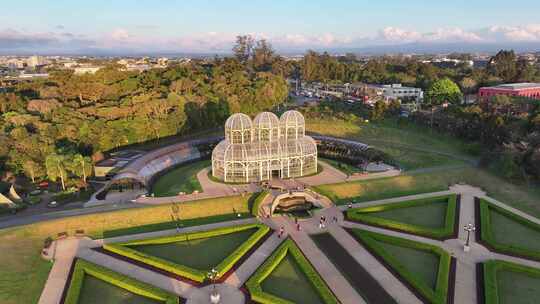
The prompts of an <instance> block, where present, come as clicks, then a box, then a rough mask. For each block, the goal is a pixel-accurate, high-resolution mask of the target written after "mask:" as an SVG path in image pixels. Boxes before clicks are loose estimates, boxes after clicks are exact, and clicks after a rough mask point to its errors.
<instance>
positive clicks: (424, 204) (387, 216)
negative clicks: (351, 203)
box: [346, 195, 457, 239]
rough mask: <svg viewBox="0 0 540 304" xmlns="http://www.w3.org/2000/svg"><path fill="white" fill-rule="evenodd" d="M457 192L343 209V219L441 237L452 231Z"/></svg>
mask: <svg viewBox="0 0 540 304" xmlns="http://www.w3.org/2000/svg"><path fill="white" fill-rule="evenodd" d="M456 217H457V196H456V195H445V196H437V197H430V198H424V199H417V200H408V201H401V202H396V203H388V204H382V205H376V206H372V207H365V208H355V209H350V210H347V212H346V219H347V220H350V221H355V222H360V223H364V224H368V225H373V226H378V227H383V228H388V229H393V230H398V231H403V232H406V233H412V234H417V235H422V236H426V237H431V238H436V239H445V238H449V237H452V236H453V235H454V233H455V231H454V230H455V224H456Z"/></svg>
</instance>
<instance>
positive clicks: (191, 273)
mask: <svg viewBox="0 0 540 304" xmlns="http://www.w3.org/2000/svg"><path fill="white" fill-rule="evenodd" d="M248 229H255V230H256V231H255V232H254V233H253V234H251V236H250V237H249V238H248V239H247V240H246V241H245V242H243V243H242V244H241V245H240V246H238V247H237V248H236V249H235V250H234V251H233V252H232V253H231V254H229V255H228V256H227V257H226V258H225V259H224V260H223V261H221V262H220V263H219V265H215V267H214V268H215V269H216V270H217V272H218V275H217V279H219V278H221V277H222V276H223V275H224V274H226V273H227V272H228V271H229V270H230V269H231V268H232V267H233V266H234V265H235V264H236V263H237V262H238V260H240V259H241V258H242V257H243V256H244V255H245V254H247V253H248V252H249V251H250V249H251V248H253V247H254V246H255V245H256V244H257V243H258V242H259V241H260V240H261V239H262V238H264V237H265V236H266V235H267V233H269V231H270V228H268V227H267V226H265V225H262V224H249V225H241V226H232V227H224V228H218V229H213V230H208V231H200V232H193V233H187V234H179V235H174V236H167V237H159V238H151V239H144V240H136V241H130V242H123V243H112V244H105V245H103V249H104V250H106V251H110V252H112V253H114V254H117V255H121V256H123V257H126V258H129V259H132V260H135V261H138V262H142V263H145V264H147V265H150V266H152V267H155V268H158V269H160V270H164V271H166V272H170V273H173V274H175V275H178V276H181V277H184V278H187V279H189V280H192V281H195V282H198V283H202V282H204V281H205V280H206V278H207V273H208V272H209V271H210V270H211V269H195V268H192V267H189V266H186V265H181V264H178V263H175V262H172V261H169V260H166V259H163V258H159V257H156V256H153V255H150V254H146V253H144V252H141V251H138V250H135V249H133V248H130V246H144V245H159V244H169V243H175V242H183V241H194V240H200V239H206V238H212V237H219V236H223V235H226V234H231V233H236V232H241V231H245V230H248Z"/></svg>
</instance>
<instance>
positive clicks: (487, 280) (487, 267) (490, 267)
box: [482, 260, 540, 304]
mask: <svg viewBox="0 0 540 304" xmlns="http://www.w3.org/2000/svg"><path fill="white" fill-rule="evenodd" d="M482 267H484V296H485V303H486V304H499V303H500V301H499V290H498V289H499V286H498V284H497V272H499V271H500V270H501V269H503V268H504V269H506V270H510V271H514V272H521V273H524V274H527V275H530V276H533V277H538V278H540V269H536V268H532V267H527V266H524V265H520V264H515V263H511V262H506V261H500V260H490V261H487V262H484V263H482Z"/></svg>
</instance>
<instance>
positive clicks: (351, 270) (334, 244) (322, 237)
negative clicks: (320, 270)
mask: <svg viewBox="0 0 540 304" xmlns="http://www.w3.org/2000/svg"><path fill="white" fill-rule="evenodd" d="M311 239H313V241H314V242H315V244H316V245H317V247H319V249H321V251H322V252H324V254H325V255H326V256H327V257H328V259H329V260H330V261H331V262H332V264H334V266H336V268H337V269H338V270H339V271H340V272H341V274H342V275H343V276H344V277H345V278H346V279H347V281H349V283H350V284H351V286H352V287H353V288H354V289H355V290H356V291H357V292H358V293H359V294H360V295H361V296H362V298H364V300H366V302H367V303H368V304H375V303H385V304H393V303H397V302H396V300H394V299H393V298H392V296H390V294H388V292H387V291H386V290H385V289H384V288H383V287H382V286H381V285H380V284H379V282H377V280H375V279H374V278H373V277H372V276H371V275H370V274H369V272H367V271H366V269H365V268H364V267H362V265H360V264H358V262H356V260H355V259H354V257H352V256H351V254H350V253H349V252H347V250H346V249H345V248H343V246H341V244H339V242H338V241H336V239H334V238H333V237H332V235H330V234H329V233H321V234H313V235H311Z"/></svg>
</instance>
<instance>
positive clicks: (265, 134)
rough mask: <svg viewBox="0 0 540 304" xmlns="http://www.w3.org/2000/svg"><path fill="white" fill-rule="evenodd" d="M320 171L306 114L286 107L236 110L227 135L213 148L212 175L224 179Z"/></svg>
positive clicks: (246, 180) (243, 180)
mask: <svg viewBox="0 0 540 304" xmlns="http://www.w3.org/2000/svg"><path fill="white" fill-rule="evenodd" d="M316 172H317V145H316V143H315V141H314V140H313V139H312V138H311V137H309V136H305V122H304V117H303V116H302V114H301V113H300V112H298V111H287V112H285V113H284V114H283V115H282V116H281V118H279V119H278V117H277V116H276V115H275V114H273V113H270V112H262V113H259V114H258V115H257V116H256V117H255V119H254V120H253V122H252V121H251V119H250V118H249V116H247V115H245V114H241V113H237V114H233V115H231V117H229V119H227V121H226V122H225V139H224V140H223V141H221V142H220V143H219V144H218V145H217V146H216V147H215V148H214V150H213V152H212V175H213V176H214V177H216V178H218V179H220V180H222V181H225V182H240V183H250V182H260V181H265V180H270V179H272V177H278V178H291V177H301V176H305V175H310V174H314V173H316Z"/></svg>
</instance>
